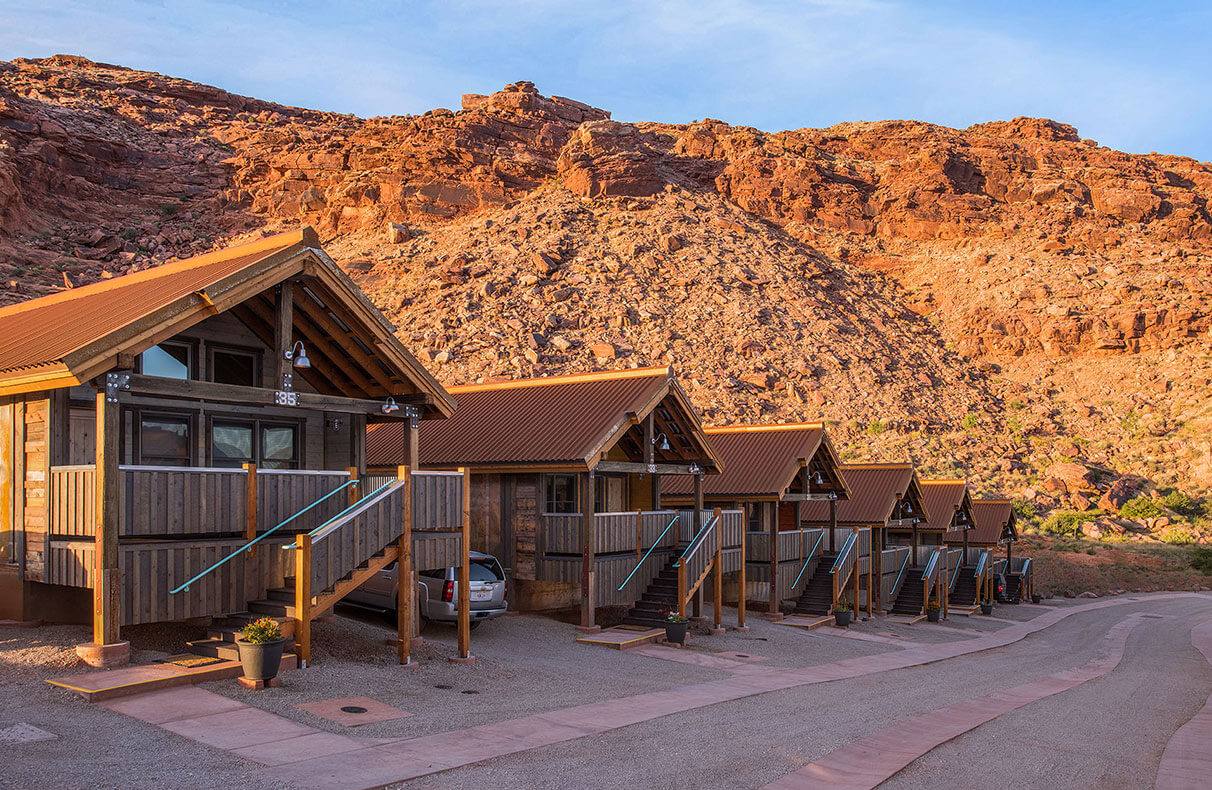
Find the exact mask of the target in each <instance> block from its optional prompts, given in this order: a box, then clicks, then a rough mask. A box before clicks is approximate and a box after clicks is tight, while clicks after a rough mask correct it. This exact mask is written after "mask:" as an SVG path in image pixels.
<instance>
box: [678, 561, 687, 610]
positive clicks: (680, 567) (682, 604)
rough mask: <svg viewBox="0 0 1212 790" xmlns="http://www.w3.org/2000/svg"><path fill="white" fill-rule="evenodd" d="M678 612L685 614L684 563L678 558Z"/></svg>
mask: <svg viewBox="0 0 1212 790" xmlns="http://www.w3.org/2000/svg"><path fill="white" fill-rule="evenodd" d="M678 614H680V615H681V616H682V617H685V616H686V563H684V562H682V561H681V560H678Z"/></svg>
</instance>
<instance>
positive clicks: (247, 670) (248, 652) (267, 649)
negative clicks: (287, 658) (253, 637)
mask: <svg viewBox="0 0 1212 790" xmlns="http://www.w3.org/2000/svg"><path fill="white" fill-rule="evenodd" d="M285 646H286V639H285V638H283V639H279V640H278V641H276V642H264V643H261V644H255V643H253V642H245V641H244V640H243V639H237V640H236V647H237V648H238V649H239V650H240V666H242V667H244V677H246V678H248V679H249V680H273V679H274V678H276V677H277V676H278V667H279V666H281V664H282V650H283V648H285Z"/></svg>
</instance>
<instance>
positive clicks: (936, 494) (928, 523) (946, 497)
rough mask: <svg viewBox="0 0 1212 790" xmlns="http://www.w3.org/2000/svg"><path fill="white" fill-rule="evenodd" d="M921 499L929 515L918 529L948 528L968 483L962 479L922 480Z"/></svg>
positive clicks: (962, 499) (961, 502)
mask: <svg viewBox="0 0 1212 790" xmlns="http://www.w3.org/2000/svg"><path fill="white" fill-rule="evenodd" d="M921 486H922V499H923V500H924V504H925V505H926V512H927V513H929V514H930V517H929V518H927V519H926V520H924V521H923V522H922V523H921V524H918V528H919V529H943V530H946V529H950V528H951V521H952V519H953V518H954V517H955V509H956V508H957V507H960V506H961V505H962V504H963V502H964V495H965V494H966V493H967V492H968V485H967V483H965V482H964V481H963V480H922V481H921Z"/></svg>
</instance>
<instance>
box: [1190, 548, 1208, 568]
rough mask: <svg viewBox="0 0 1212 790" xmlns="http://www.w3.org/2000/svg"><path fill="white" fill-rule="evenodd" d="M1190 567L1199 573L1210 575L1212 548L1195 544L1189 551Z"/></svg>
mask: <svg viewBox="0 0 1212 790" xmlns="http://www.w3.org/2000/svg"><path fill="white" fill-rule="evenodd" d="M1191 567H1192V568H1194V569H1195V570H1197V571H1200V572H1201V573H1206V574H1209V575H1212V548H1209V547H1207V546H1196V547H1195V549H1194V550H1193V551H1192V552H1191Z"/></svg>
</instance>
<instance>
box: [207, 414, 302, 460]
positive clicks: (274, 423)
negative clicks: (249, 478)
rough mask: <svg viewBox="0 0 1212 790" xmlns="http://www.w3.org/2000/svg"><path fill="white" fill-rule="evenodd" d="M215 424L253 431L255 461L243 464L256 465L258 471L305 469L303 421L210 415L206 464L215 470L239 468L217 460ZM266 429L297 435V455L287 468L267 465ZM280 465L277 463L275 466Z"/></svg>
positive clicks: (208, 416) (208, 419)
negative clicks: (291, 431)
mask: <svg viewBox="0 0 1212 790" xmlns="http://www.w3.org/2000/svg"><path fill="white" fill-rule="evenodd" d="M215 423H219V424H220V425H233V426H234V425H239V426H248V427H250V428H251V429H252V450H253V460H251V461H246V462H241V463H254V464H256V465H257V469H302V468H303V442H304V436H303V429H304V423H303V421H301V420H289V419H281V418H274V417H271V418H268V419H263V418H261V417H241V416H238V415H231V414H209V415H207V418H206V463H207V464H208V465H210V466H212V467H215V468H231V469H238V468H239V465H237V466H231V467H228V466H223V465H222V464H224V463H227V461H228V460H229V459H222V460H221V461H219V460H216V459H215ZM266 428H290V429H291V430H293V431H294V434H295V453H294V457H293V458H292V459H291V460H290V461H289V463H288V465H286V466H277V465H275V466H270V465H268V464H267V463H266V459H265V457H264V452H265V441H264V436H263V434H262V432H263V431H264V429H266ZM276 463H278V462H276V461H275V464H276Z"/></svg>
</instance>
